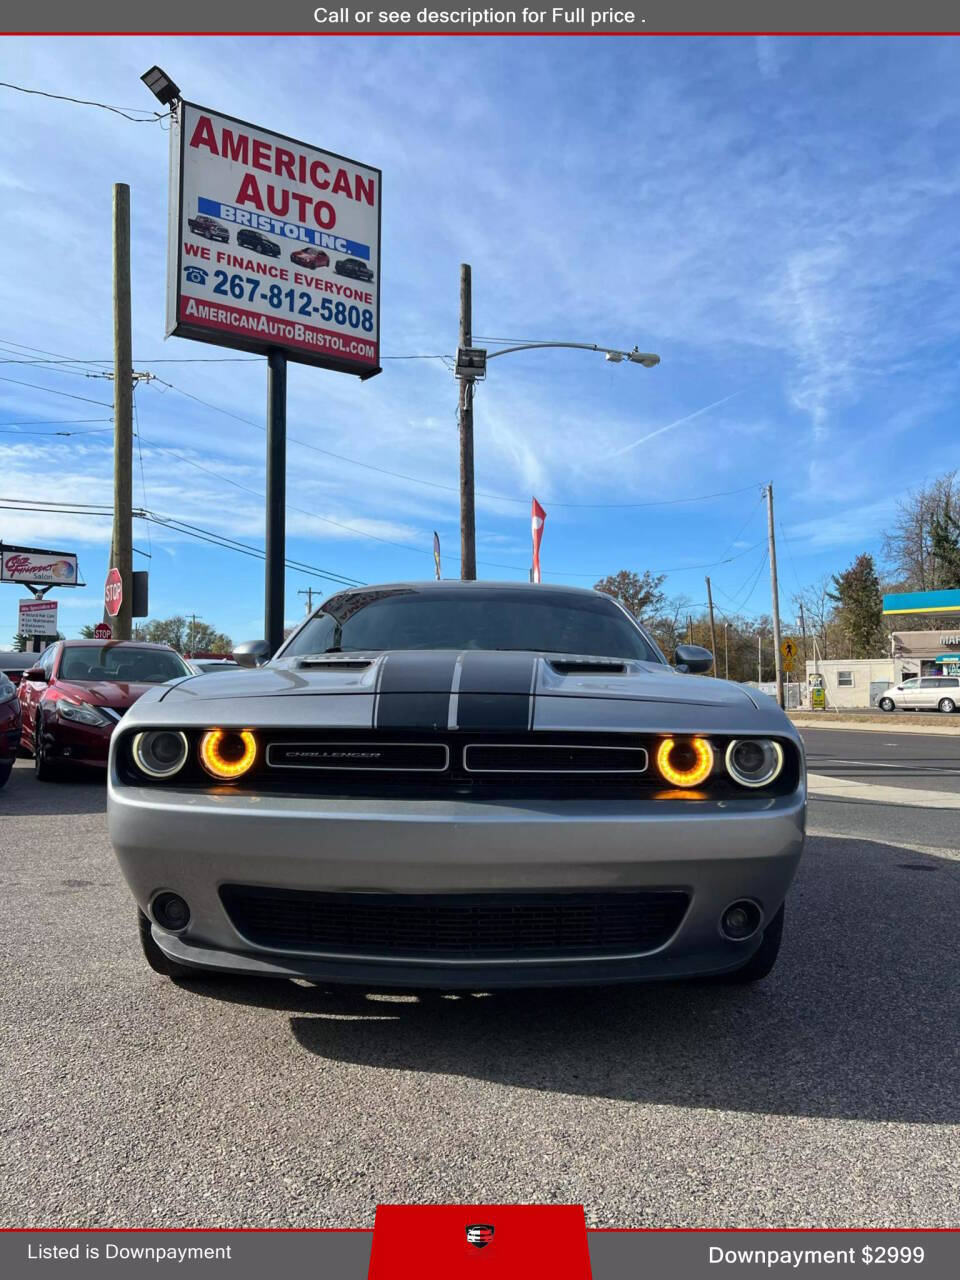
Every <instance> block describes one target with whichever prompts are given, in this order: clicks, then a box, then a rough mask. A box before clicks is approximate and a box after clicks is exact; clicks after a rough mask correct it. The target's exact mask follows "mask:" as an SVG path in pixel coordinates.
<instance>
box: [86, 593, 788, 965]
mask: <svg viewBox="0 0 960 1280" xmlns="http://www.w3.org/2000/svg"><path fill="white" fill-rule="evenodd" d="M237 657H238V660H239V661H240V662H241V663H242V664H243V666H245V667H247V668H253V669H246V670H238V671H224V672H220V673H217V674H214V675H201V676H195V677H191V678H187V679H184V680H182V681H180V682H178V683H176V684H174V685H166V686H164V687H162V688H158V689H155V690H153V691H151V692H150V693H148V694H146V695H145V696H144V697H143V698H141V699H140V701H139V702H137V703H136V705H135V706H134V707H133V708H132V709H131V710H130V711H129V712H128V713H127V714H126V716H124V718H123V720H122V721H121V723H120V725H119V726H118V728H117V730H116V732H115V733H114V735H113V741H112V746H111V753H110V770H109V805H108V809H109V822H110V834H111V838H112V841H113V844H114V847H115V849H116V853H117V857H118V859H119V862H120V866H121V868H122V870H123V874H124V875H125V877H126V879H127V882H128V884H129V886H130V889H131V891H132V893H133V896H134V898H135V900H136V904H137V908H138V915H139V922H140V934H141V939H142V942H143V947H144V952H145V954H146V958H147V960H148V962H149V963H150V964H151V965H152V967H153V968H154V969H156V970H157V971H158V972H160V973H164V974H167V975H169V976H172V977H178V978H183V977H186V976H189V975H191V974H196V973H197V972H198V971H205V972H207V973H245V974H252V975H260V976H264V975H272V976H277V977H288V978H289V977H303V978H312V979H316V980H322V981H329V982H353V983H363V984H369V985H371V986H393V987H400V988H416V987H423V986H434V987H442V988H447V989H450V988H455V987H461V988H463V987H466V988H470V989H474V990H478V989H490V988H492V987H497V986H543V985H557V984H572V983H606V982H616V981H644V980H649V979H663V978H679V977H691V976H704V975H716V976H718V977H723V978H726V979H733V980H737V981H751V980H755V979H757V978H762V977H764V976H765V975H766V974H767V973H768V972H769V971H770V969H771V968H772V967H773V964H774V961H775V960H776V956H777V952H778V949H779V946H780V938H781V933H782V929H783V918H784V905H783V904H784V898H785V896H786V893H787V890H788V889H789V887H790V883H791V881H792V879H793V876H794V873H795V871H796V869H797V864H798V862H799V859H800V855H801V851H802V847H803V840H804V814H805V803H806V794H805V774H804V760H803V749H802V746H801V742H800V738H799V736H798V734H797V732H796V730H795V729H794V727H793V726H792V724H791V723H790V721H789V720H788V719H787V718H786V716H784V714H783V712H782V711H781V710H780V709H779V708H778V707H777V706H776V704H775V703H774V702H773V701H772V700H771V699H769V698H767V697H765V696H764V695H762V694H759V693H756V692H755V691H753V690H749V689H745V688H742V687H740V686H737V685H733V684H729V683H727V682H725V681H721V680H715V679H711V678H709V677H705V676H704V675H703V674H702V673H703V672H704V671H706V670H708V669H709V668H710V666H711V665H712V659H711V655H710V654H709V653H707V651H706V650H703V649H699V648H696V647H694V646H680V647H679V648H678V649H677V651H676V653H675V654H674V661H673V663H672V664H670V663H668V662H667V660H666V659H665V658H664V656H663V654H662V653H661V652H660V650H659V649H658V648H657V646H656V644H655V643H654V641H653V640H652V638H651V637H650V636H649V634H648V633H647V632H646V631H645V630H644V629H643V628H642V627H640V626H639V625H638V624H637V623H636V622H635V621H634V619H633V618H632V616H631V615H630V614H629V613H627V611H626V610H625V609H623V608H622V607H621V606H620V605H619V604H618V603H617V602H615V601H614V600H612V599H610V598H609V597H607V596H604V595H601V594H598V593H597V592H593V591H584V590H579V589H575V588H566V587H552V586H542V585H528V584H495V583H482V582H476V583H473V582H436V583H400V584H394V585H388V586H382V587H369V588H360V589H356V590H350V591H345V592H342V593H341V594H339V595H336V596H333V597H331V598H330V599H329V600H327V601H326V602H325V603H324V604H323V605H322V606H321V607H320V608H319V609H318V610H317V611H316V612H315V613H314V614H313V615H312V616H311V617H310V618H308V619H307V620H306V621H305V622H304V623H303V625H302V626H301V627H300V628H299V629H298V630H297V631H296V632H295V633H294V634H293V635H292V636H291V637H290V638H289V639H288V640H287V641H286V642H285V643H284V645H283V647H282V648H281V649H280V651H279V652H278V653H277V654H276V655H275V656H274V657H272V658H269V655H268V653H267V651H266V646H265V645H264V644H263V643H262V642H254V643H252V644H249V645H246V646H241V648H240V650H238V653H237Z"/></svg>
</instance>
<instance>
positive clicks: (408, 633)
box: [282, 587, 664, 662]
mask: <svg viewBox="0 0 960 1280" xmlns="http://www.w3.org/2000/svg"><path fill="white" fill-rule="evenodd" d="M384 649H516V650H525V651H528V652H534V653H570V654H574V653H575V654H584V655H590V656H592V657H603V658H639V659H640V660H641V661H644V662H663V661H664V659H663V656H662V654H661V653H660V652H659V651H658V650H657V649H656V647H655V646H654V645H653V644H652V643H651V642H650V641H649V640H647V638H646V637H645V636H644V634H643V632H641V631H640V630H639V629H638V628H637V627H636V626H634V625H633V624H632V623H631V621H630V619H629V618H628V617H627V616H626V615H625V614H624V613H623V611H622V610H621V609H620V608H619V607H618V606H617V605H615V604H614V603H613V601H612V600H609V599H606V598H605V597H603V596H599V595H597V596H591V595H583V596H580V595H574V594H572V593H569V592H562V591H552V590H551V589H550V588H549V587H531V588H530V589H529V590H528V591H525V590H512V589H511V590H498V589H496V588H491V589H489V590H485V589H484V588H482V587H477V588H469V589H466V590H464V589H459V590H458V589H457V588H450V589H443V588H430V589H427V590H417V589H416V588H409V587H393V588H388V589H385V590H377V589H374V590H370V591H355V592H350V593H345V594H343V595H338V596H331V598H330V599H329V600H327V601H326V602H325V603H324V604H322V605H321V606H320V609H319V610H318V611H317V613H315V614H314V615H313V617H312V618H311V619H310V620H309V622H307V623H306V625H305V626H304V627H303V629H302V630H301V631H299V632H298V633H297V634H296V635H295V636H294V637H293V638H292V639H291V641H290V643H289V644H288V645H287V646H286V648H285V649H284V650H283V652H282V656H283V657H290V656H292V655H294V654H301V653H330V652H340V651H343V652H351V651H352V652H357V651H360V650H377V651H379V650H384Z"/></svg>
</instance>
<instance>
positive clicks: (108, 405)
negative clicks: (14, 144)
mask: <svg viewBox="0 0 960 1280" xmlns="http://www.w3.org/2000/svg"><path fill="white" fill-rule="evenodd" d="M0 382H12V383H13V384H14V385H15V386H18V387H32V388H33V390H34V391H46V392H47V394H48V395H51V396H65V397H66V398H67V399H68V400H83V401H84V402H85V403H86V404H99V405H102V406H103V407H104V408H105V409H112V408H113V405H112V404H111V403H110V401H109V400H91V399H90V397H89V396H78V395H74V393H73V392H72V391H57V390H56V388H55V387H44V386H41V385H40V383H39V382H21V381H20V380H19V378H4V377H0Z"/></svg>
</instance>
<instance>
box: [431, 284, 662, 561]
mask: <svg viewBox="0 0 960 1280" xmlns="http://www.w3.org/2000/svg"><path fill="white" fill-rule="evenodd" d="M471 292H472V290H471V272H470V268H469V266H467V265H466V264H463V265H462V266H461V268H460V343H459V346H458V347H457V361H456V366H455V369H454V377H455V378H456V379H457V381H458V382H459V384H460V395H459V411H458V418H459V424H460V572H461V575H462V576H463V577H464V578H475V577H476V576H477V568H476V565H477V560H476V556H477V536H476V519H475V516H474V510H475V506H474V491H473V384H474V383H475V382H476V381H478V380H479V379H482V378H485V377H486V376H487V362H488V361H490V360H495V359H496V358H497V357H498V356H508V355H510V354H511V353H512V352H514V351H539V350H541V349H542V348H547V347H562V348H564V349H566V350H573V351H599V352H601V353H602V354H603V357H604V359H605V360H607V361H608V362H609V363H610V364H622V363H623V361H624V360H627V361H629V363H630V364H639V365H642V366H643V367H644V368H645V369H653V368H655V367H656V366H657V365H658V364H659V363H660V357H659V356H658V355H655V354H654V353H653V352H652V351H641V350H640V348H639V347H634V348H633V350H632V351H621V350H620V349H619V348H618V347H601V346H600V345H599V344H598V343H596V342H518V343H516V344H515V345H514V346H510V347H501V348H500V349H499V351H490V352H488V351H487V349H486V348H485V347H475V346H474V345H473V342H472V337H473V333H472V323H471V319H472V317H471V310H472V308H471Z"/></svg>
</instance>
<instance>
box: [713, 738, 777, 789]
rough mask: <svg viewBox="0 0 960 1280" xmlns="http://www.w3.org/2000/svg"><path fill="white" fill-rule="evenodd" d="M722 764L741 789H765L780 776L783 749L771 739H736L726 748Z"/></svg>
mask: <svg viewBox="0 0 960 1280" xmlns="http://www.w3.org/2000/svg"><path fill="white" fill-rule="evenodd" d="M724 762H725V764H726V766H727V773H729V775H730V777H731V778H732V779H733V780H734V782H737V783H739V784H740V786H741V787H765V786H766V785H767V784H768V783H770V782H773V781H774V779H776V778H778V777H779V776H780V773H781V771H782V769H783V747H781V745H780V743H779V742H774V740H773V739H772V738H737V739H734V741H733V742H731V743H730V745H729V746H728V747H727V752H726V756H725V757H724Z"/></svg>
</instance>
